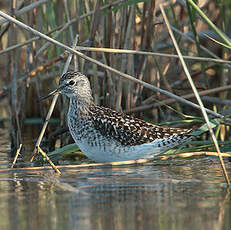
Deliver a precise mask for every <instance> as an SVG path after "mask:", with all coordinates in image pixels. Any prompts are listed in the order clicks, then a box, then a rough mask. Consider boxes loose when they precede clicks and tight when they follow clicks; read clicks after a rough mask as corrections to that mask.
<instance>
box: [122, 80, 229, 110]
mask: <svg viewBox="0 0 231 230" xmlns="http://www.w3.org/2000/svg"><path fill="white" fill-rule="evenodd" d="M230 89H231V85H227V86H222V87H217V88H214V89H207V90H203V91H200V92H198V93H199V95H200V96H205V95H209V94H213V93H218V92H222V91H226V90H230ZM181 97H182V98H185V99H191V98H194V97H195V95H194V94H193V93H190V94H186V95H182V96H181ZM153 99H154V98H153ZM175 102H176V100H175V99H173V98H169V99H165V100H163V101H159V102H157V103H153V104H149V105H141V106H138V107H135V108H132V109H130V110H125V111H124V112H125V113H133V112H139V111H144V110H147V109H151V108H155V107H157V106H160V104H161V105H169V104H172V103H175Z"/></svg>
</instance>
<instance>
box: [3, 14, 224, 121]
mask: <svg viewBox="0 0 231 230" xmlns="http://www.w3.org/2000/svg"><path fill="white" fill-rule="evenodd" d="M0 16H2V17H4V18H6V19H8V20H9V21H11V22H13V23H15V24H17V25H18V26H20V27H22V28H24V29H25V30H28V31H30V32H32V33H34V34H35V35H38V36H40V37H42V38H44V39H45V40H47V41H49V42H51V43H53V44H55V45H57V46H59V47H61V48H63V49H66V50H67V51H69V52H71V53H73V54H76V55H79V56H80V57H81V58H83V59H86V60H88V61H90V62H92V63H94V64H97V65H99V66H101V67H104V68H106V69H108V70H110V71H112V72H114V73H116V74H118V75H120V76H122V77H124V78H126V79H128V80H131V81H133V82H136V83H139V84H142V85H143V86H145V87H146V88H149V89H151V90H154V91H157V92H160V93H162V94H165V95H167V96H169V97H172V98H175V99H176V100H178V101H181V102H182V103H185V104H188V105H190V106H192V107H194V108H196V109H200V106H198V105H196V104H194V103H192V102H190V101H187V100H185V99H183V98H181V97H179V96H176V95H175V94H172V93H170V92H167V91H165V90H163V89H159V88H157V87H155V86H153V85H151V84H148V83H147V82H144V81H141V80H138V79H136V78H134V77H132V76H131V75H129V74H125V73H122V72H121V71H119V70H116V69H114V68H112V67H110V66H107V65H105V64H103V63H101V62H99V61H97V60H95V59H93V58H90V57H88V56H86V55H84V54H83V53H81V52H79V51H77V50H74V49H72V48H71V47H69V46H66V45H64V44H63V43H61V42H58V41H56V40H54V39H52V38H50V37H48V36H46V35H45V34H42V33H40V32H39V31H37V30H35V29H33V28H31V27H30V26H28V25H26V24H24V23H22V22H19V21H18V20H16V19H14V18H12V17H11V16H9V15H7V14H5V13H4V12H2V11H0ZM206 112H208V113H210V114H212V115H214V116H216V117H220V118H223V116H222V115H220V114H218V113H216V112H213V111H211V110H209V109H206Z"/></svg>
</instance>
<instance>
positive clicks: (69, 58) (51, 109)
mask: <svg viewBox="0 0 231 230" xmlns="http://www.w3.org/2000/svg"><path fill="white" fill-rule="evenodd" d="M77 38H78V37H77V36H76V40H75V41H74V42H75V43H74V44H73V47H74V48H75V46H76V42H77ZM72 56H73V54H71V53H70V54H69V56H68V58H67V61H66V63H65V66H64V69H63V72H62V75H63V74H64V73H66V72H67V70H68V68H69V65H70V63H71V59H72ZM57 100H58V94H56V95H55V96H54V97H53V99H52V102H51V105H50V108H49V111H48V113H47V116H46V120H45V122H44V124H43V127H42V130H41V132H40V135H39V137H38V139H37V142H36V145H35V148H34V151H33V155H32V158H31V162H32V161H33V160H34V157H35V156H36V153H37V151H38V150H39V148H40V143H41V141H42V138H43V136H44V133H45V131H46V128H47V125H48V122H49V120H50V117H51V115H52V112H53V110H54V107H55V104H56V102H57Z"/></svg>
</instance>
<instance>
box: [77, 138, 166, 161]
mask: <svg viewBox="0 0 231 230" xmlns="http://www.w3.org/2000/svg"><path fill="white" fill-rule="evenodd" d="M159 141H161V139H159V140H156V141H154V142H151V143H147V144H142V145H136V146H126V147H124V146H121V145H120V146H118V143H116V142H113V141H110V143H109V142H105V141H104V144H102V145H98V146H92V145H90V144H88V141H87V140H81V141H76V144H77V145H78V146H79V148H80V149H81V151H82V152H83V153H84V155H86V156H87V157H88V158H90V159H92V160H94V161H96V162H113V161H127V160H138V159H142V158H145V159H150V158H154V157H155V156H157V155H159V154H160V153H163V152H164V151H166V150H167V149H169V147H157V146H158V143H159ZM99 144H100V142H99Z"/></svg>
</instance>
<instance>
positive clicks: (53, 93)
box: [39, 85, 65, 101]
mask: <svg viewBox="0 0 231 230" xmlns="http://www.w3.org/2000/svg"><path fill="white" fill-rule="evenodd" d="M64 87H65V85H60V86H59V87H58V88H57V89H55V90H54V91H52V92H50V93H49V94H48V95H47V96H44V97H40V98H39V101H43V100H45V99H47V98H48V97H50V96H53V95H55V94H59V93H60V91H61V90H62V89H63V88H64Z"/></svg>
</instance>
